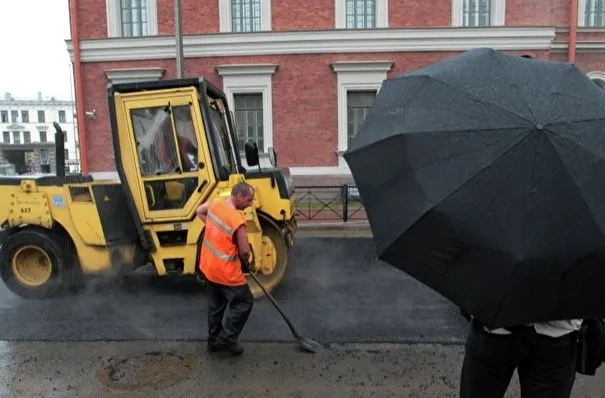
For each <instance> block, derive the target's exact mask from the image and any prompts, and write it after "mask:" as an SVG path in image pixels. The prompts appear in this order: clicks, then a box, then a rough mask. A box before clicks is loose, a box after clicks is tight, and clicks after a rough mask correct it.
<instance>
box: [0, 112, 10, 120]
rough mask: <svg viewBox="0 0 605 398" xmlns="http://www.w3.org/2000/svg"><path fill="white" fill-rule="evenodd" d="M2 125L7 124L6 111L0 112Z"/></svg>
mask: <svg viewBox="0 0 605 398" xmlns="http://www.w3.org/2000/svg"><path fill="white" fill-rule="evenodd" d="M0 117H1V120H2V123H8V111H2V112H0Z"/></svg>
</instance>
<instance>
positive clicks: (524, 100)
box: [494, 53, 536, 120]
mask: <svg viewBox="0 0 605 398" xmlns="http://www.w3.org/2000/svg"><path fill="white" fill-rule="evenodd" d="M494 57H495V58H496V62H498V64H500V68H501V70H502V71H503V72H504V73H505V74H506V75H507V76H508V77H509V78H510V80H511V81H514V79H513V76H512V75H511V74H510V73H509V72H508V70H507V69H506V68H505V66H504V65H503V64H502V59H501V58H500V56H499V54H497V53H494ZM513 87H514V89H515V91H517V94H518V95H519V97H521V98H523V103H524V105H525V107H526V108H527V111H528V112H529V114H530V115H531V116H532V117H533V118H534V120H535V119H536V116H535V115H534V113H533V112H532V110H531V107H530V106H529V103H528V102H527V99H526V98H525V96H524V95H523V94H522V93H521V92H520V91H519V90H518V88H517V86H516V85H513Z"/></svg>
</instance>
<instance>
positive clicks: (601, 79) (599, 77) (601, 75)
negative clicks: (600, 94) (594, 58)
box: [586, 71, 605, 90]
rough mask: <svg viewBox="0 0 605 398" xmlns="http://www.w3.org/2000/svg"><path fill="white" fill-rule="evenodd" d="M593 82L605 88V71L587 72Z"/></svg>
mask: <svg viewBox="0 0 605 398" xmlns="http://www.w3.org/2000/svg"><path fill="white" fill-rule="evenodd" d="M586 76H588V77H589V78H590V79H591V80H592V81H593V82H594V84H596V85H597V87H599V88H601V89H602V90H605V72H598V71H595V72H589V73H587V74H586Z"/></svg>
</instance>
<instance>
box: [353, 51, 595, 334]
mask: <svg viewBox="0 0 605 398" xmlns="http://www.w3.org/2000/svg"><path fill="white" fill-rule="evenodd" d="M344 157H345V160H346V161H347V163H348V165H349V167H350V169H351V172H352V174H353V177H354V179H355V181H356V183H357V186H358V188H359V193H360V195H361V197H362V199H363V202H364V206H365V208H366V211H367V215H368V218H369V221H370V225H371V228H372V231H373V234H374V239H375V242H376V247H377V254H378V256H379V258H380V259H382V260H383V261H385V262H387V263H390V264H392V265H394V266H396V267H398V268H400V269H401V270H403V271H405V272H407V273H408V274H410V275H412V276H413V277H415V278H416V279H418V280H419V281H421V282H423V283H424V284H425V285H427V286H429V287H431V288H432V289H434V290H436V291H437V292H439V293H440V294H442V295H443V296H444V297H447V298H448V299H450V300H451V301H453V302H454V303H456V304H458V305H459V306H460V307H461V308H462V309H463V310H464V311H466V312H469V313H471V314H473V315H475V316H476V317H477V318H478V319H479V320H481V321H483V322H484V323H486V324H489V325H492V326H494V327H497V326H507V325H509V326H510V325H515V324H521V323H526V322H532V321H535V322H539V321H545V320H553V319H569V318H576V317H578V318H583V317H605V232H604V227H605V162H604V160H605V94H604V93H603V92H602V91H601V89H600V88H599V87H598V86H597V85H596V84H595V83H594V82H592V81H591V80H590V79H589V78H588V77H586V76H585V75H584V74H583V73H582V72H581V71H580V70H578V68H577V67H575V66H573V65H569V64H566V63H558V62H550V61H538V60H532V59H527V58H523V57H517V56H513V55H508V54H505V53H502V52H498V51H495V50H492V49H476V50H472V51H468V52H465V53H463V54H461V55H459V56H456V57H452V58H449V59H446V60H444V61H442V62H439V63H436V64H433V65H430V66H428V67H425V68H423V69H419V70H416V71H414V72H411V73H408V74H406V75H403V76H399V77H394V78H390V79H387V80H385V81H384V82H383V85H382V87H381V89H380V91H379V93H378V95H377V98H376V102H375V104H374V106H373V108H372V109H371V110H370V111H369V113H368V115H367V117H366V120H365V122H364V124H363V125H362V127H361V130H360V132H359V133H358V135H357V137H356V138H355V139H354V140H353V142H352V144H351V147H350V149H349V150H348V152H347V153H346V154H345V155H344Z"/></svg>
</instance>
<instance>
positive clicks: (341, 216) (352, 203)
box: [296, 184, 367, 222]
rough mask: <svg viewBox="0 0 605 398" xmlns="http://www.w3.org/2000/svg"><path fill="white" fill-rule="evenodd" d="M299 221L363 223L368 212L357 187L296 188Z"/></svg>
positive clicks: (308, 186)
mask: <svg viewBox="0 0 605 398" xmlns="http://www.w3.org/2000/svg"><path fill="white" fill-rule="evenodd" d="M296 197H297V198H296V218H297V219H298V220H299V221H302V222H304V221H307V220H316V221H344V222H348V221H353V220H355V221H362V220H366V219H367V218H366V212H365V209H364V207H363V204H362V202H361V197H360V196H359V191H358V190H357V187H356V186H355V185H347V184H344V185H330V186H310V185H303V186H296Z"/></svg>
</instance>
